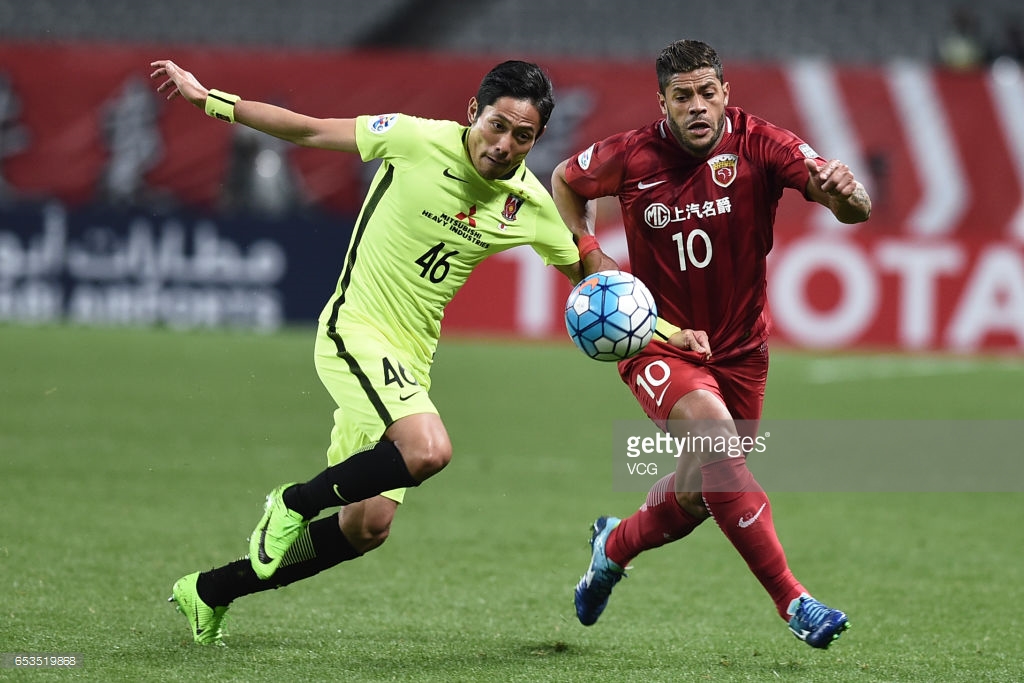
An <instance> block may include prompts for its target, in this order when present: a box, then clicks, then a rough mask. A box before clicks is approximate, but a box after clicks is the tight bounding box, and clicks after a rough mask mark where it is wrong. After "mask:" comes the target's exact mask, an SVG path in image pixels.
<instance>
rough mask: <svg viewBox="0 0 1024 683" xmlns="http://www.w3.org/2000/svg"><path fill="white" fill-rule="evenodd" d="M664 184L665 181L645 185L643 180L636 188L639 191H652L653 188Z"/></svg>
mask: <svg viewBox="0 0 1024 683" xmlns="http://www.w3.org/2000/svg"><path fill="white" fill-rule="evenodd" d="M663 182H665V181H664V180H655V181H654V182H653V183H645V182H644V181H642V180H641V181H640V182H639V183H637V184H636V188H637V189H638V190H648V189H650V188H652V187H654V186H656V185H661V184H662V183H663Z"/></svg>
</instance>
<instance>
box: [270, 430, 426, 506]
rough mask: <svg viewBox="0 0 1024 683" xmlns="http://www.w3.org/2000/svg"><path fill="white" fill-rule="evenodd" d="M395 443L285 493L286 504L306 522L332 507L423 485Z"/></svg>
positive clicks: (383, 444)
mask: <svg viewBox="0 0 1024 683" xmlns="http://www.w3.org/2000/svg"><path fill="white" fill-rule="evenodd" d="M419 484H420V483H419V482H418V481H416V480H415V479H413V477H412V475H411V474H409V468H408V467H406V466H405V460H403V459H402V454H401V453H399V451H398V447H397V446H395V444H394V442H392V441H378V442H377V443H376V444H374V446H373V448H369V449H367V450H365V451H360V452H358V453H355V454H353V455H351V456H350V457H349V458H348V459H346V460H343V461H342V462H340V463H338V464H337V465H332V466H331V467H328V468H327V469H326V470H324V471H323V472H321V473H320V474H318V475H316V476H315V477H313V478H312V479H310V480H309V481H308V482H306V483H305V484H297V485H295V486H291V487H289V488H288V489H286V490H285V492H284V494H283V495H282V498H283V499H284V504H285V505H287V506H288V507H289V508H290V509H292V510H295V511H296V512H298V513H299V514H300V515H302V516H303V517H305V518H306V519H311V518H313V517H316V516H317V515H319V514H320V513H321V512H322V511H324V510H326V509H327V508H330V507H338V506H339V505H346V504H348V503H356V502H359V501H361V500H366V499H367V498H373V497H374V496H376V495H377V494H379V493H383V492H384V491H390V490H391V489H400V488H405V487H409V486H419Z"/></svg>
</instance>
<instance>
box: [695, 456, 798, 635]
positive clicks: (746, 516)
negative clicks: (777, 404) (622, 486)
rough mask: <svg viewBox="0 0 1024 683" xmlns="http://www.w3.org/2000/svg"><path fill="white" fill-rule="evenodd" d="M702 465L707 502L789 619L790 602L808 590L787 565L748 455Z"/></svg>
mask: <svg viewBox="0 0 1024 683" xmlns="http://www.w3.org/2000/svg"><path fill="white" fill-rule="evenodd" d="M700 469H701V473H702V475H703V477H704V485H703V495H704V503H705V505H707V506H708V510H710V511H711V515H712V516H713V517H714V518H715V521H716V522H717V523H718V526H719V528H720V529H721V530H722V532H723V533H724V534H725V536H726V538H728V539H729V542H730V543H732V544H733V546H734V547H735V548H736V550H738V551H739V553H740V555H742V556H743V559H744V560H746V561H747V566H749V567H750V571H752V572H753V573H754V576H756V577H757V580H758V581H760V582H761V585H762V586H764V587H765V590H767V591H768V594H769V595H770V596H771V598H772V601H773V602H774V603H775V609H776V610H778V612H779V616H781V617H782V618H783V619H786V620H788V619H789V616H788V615H787V614H786V610H787V609H788V608H789V603H790V602H791V601H792V600H793V598H796V597H798V596H799V595H800V594H801V593H804V592H805V591H804V588H803V586H801V585H800V582H798V581H797V580H796V578H795V577H794V576H793V573H792V572H791V571H790V570H789V565H788V564H787V563H786V554H785V553H784V552H783V550H782V544H781V543H779V539H778V536H776V534H775V525H774V524H773V523H772V511H771V506H770V505H769V503H768V496H767V495H766V494H765V492H764V489H762V488H761V486H760V484H758V483H757V481H756V480H755V479H754V475H753V474H752V473H751V471H750V470H749V469H747V461H746V458H726V459H725V460H717V461H715V462H710V463H707V464H706V465H704V466H702V467H701V468H700Z"/></svg>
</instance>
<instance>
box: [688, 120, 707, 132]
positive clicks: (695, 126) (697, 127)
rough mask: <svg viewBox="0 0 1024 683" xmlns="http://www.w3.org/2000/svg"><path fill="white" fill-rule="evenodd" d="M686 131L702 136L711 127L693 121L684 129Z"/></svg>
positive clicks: (702, 122)
mask: <svg viewBox="0 0 1024 683" xmlns="http://www.w3.org/2000/svg"><path fill="white" fill-rule="evenodd" d="M686 130H688V131H690V132H691V133H695V134H697V135H703V134H704V133H707V132H708V131H710V130H711V125H710V124H708V123H706V122H704V121H694V122H693V123H691V124H690V125H689V126H687V127H686Z"/></svg>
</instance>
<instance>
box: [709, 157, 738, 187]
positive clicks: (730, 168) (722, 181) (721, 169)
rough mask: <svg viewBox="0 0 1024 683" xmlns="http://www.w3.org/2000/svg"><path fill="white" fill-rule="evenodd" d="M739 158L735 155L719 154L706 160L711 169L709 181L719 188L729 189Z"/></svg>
mask: <svg viewBox="0 0 1024 683" xmlns="http://www.w3.org/2000/svg"><path fill="white" fill-rule="evenodd" d="M738 161H739V157H738V156H736V155H735V154H719V155H718V156H716V157H712V158H710V159H708V162H707V163H708V166H710V167H711V179H712V180H714V181H715V185H718V186H719V187H729V186H730V185H732V181H734V180H736V163H737V162H738Z"/></svg>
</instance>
